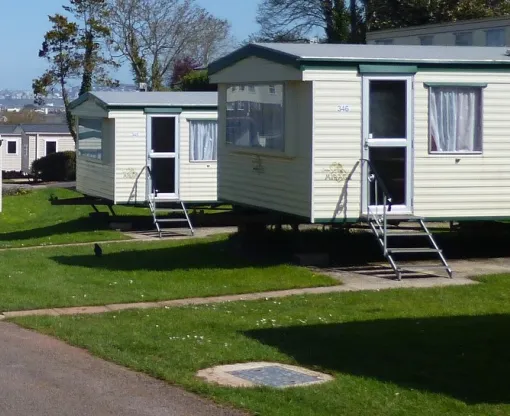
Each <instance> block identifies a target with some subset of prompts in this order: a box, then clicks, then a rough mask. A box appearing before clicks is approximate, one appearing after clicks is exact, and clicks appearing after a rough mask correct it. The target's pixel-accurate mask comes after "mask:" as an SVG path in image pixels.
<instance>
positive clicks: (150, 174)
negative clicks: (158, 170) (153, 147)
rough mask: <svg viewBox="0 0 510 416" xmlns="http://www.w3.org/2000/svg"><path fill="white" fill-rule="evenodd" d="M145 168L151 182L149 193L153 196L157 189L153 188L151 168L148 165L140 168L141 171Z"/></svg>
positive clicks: (156, 193) (156, 194) (155, 194)
mask: <svg viewBox="0 0 510 416" xmlns="http://www.w3.org/2000/svg"><path fill="white" fill-rule="evenodd" d="M144 170H146V171H147V173H148V174H149V178H150V183H151V194H152V193H153V194H154V196H155V197H156V196H158V190H157V189H156V188H155V186H154V176H152V170H151V168H150V166H149V165H145V166H144V167H143V169H142V172H143V171H144Z"/></svg>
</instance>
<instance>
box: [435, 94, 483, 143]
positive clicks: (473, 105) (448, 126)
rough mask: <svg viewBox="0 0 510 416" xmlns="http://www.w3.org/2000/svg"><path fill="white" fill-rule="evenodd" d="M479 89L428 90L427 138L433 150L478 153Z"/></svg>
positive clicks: (480, 136)
mask: <svg viewBox="0 0 510 416" xmlns="http://www.w3.org/2000/svg"><path fill="white" fill-rule="evenodd" d="M480 105H481V104H480V90H479V89H475V88H437V87H433V88H431V90H430V136H431V137H430V140H431V149H430V150H431V151H433V152H480V151H482V135H481V129H480V125H481V124H480V123H481V120H480V118H481V111H480Z"/></svg>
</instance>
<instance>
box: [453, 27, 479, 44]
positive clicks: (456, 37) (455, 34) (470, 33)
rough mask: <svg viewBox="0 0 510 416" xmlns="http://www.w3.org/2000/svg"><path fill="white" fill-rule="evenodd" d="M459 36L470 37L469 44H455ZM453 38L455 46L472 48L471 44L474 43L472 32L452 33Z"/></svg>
mask: <svg viewBox="0 0 510 416" xmlns="http://www.w3.org/2000/svg"><path fill="white" fill-rule="evenodd" d="M461 35H469V36H470V40H471V42H470V44H469V45H459V44H458V43H457V40H458V37H459V36H461ZM454 36H455V42H454V45H455V46H473V43H474V35H473V32H472V31H469V30H468V31H465V32H455V33H454Z"/></svg>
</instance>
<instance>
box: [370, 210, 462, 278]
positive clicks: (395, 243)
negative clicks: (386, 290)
mask: <svg viewBox="0 0 510 416" xmlns="http://www.w3.org/2000/svg"><path fill="white" fill-rule="evenodd" d="M387 219H390V220H391V219H393V216H391V215H388V216H387ZM367 221H368V224H369V225H370V228H371V229H372V232H373V234H374V235H375V237H376V238H377V241H378V242H379V245H380V247H381V249H382V250H383V254H384V257H385V258H386V259H387V260H388V262H389V263H390V265H391V267H392V269H393V270H394V272H395V275H396V278H397V279H398V280H401V279H402V273H403V269H402V267H401V266H400V265H399V264H398V262H397V258H398V256H399V255H409V254H431V255H434V256H437V258H438V260H440V263H439V264H423V265H419V266H415V265H413V266H407V265H406V266H405V269H443V270H445V271H446V273H447V274H448V277H450V278H452V277H453V272H452V269H451V268H450V266H449V265H448V263H447V261H446V258H445V257H444V255H443V252H442V250H441V249H440V248H439V246H438V245H437V243H436V241H435V240H434V236H433V234H432V233H431V232H430V231H429V229H428V228H427V225H426V224H425V221H424V220H423V218H420V217H415V216H413V215H409V216H399V218H398V221H400V222H406V223H413V225H414V224H417V226H418V227H417V228H419V229H418V230H417V231H409V230H408V229H404V230H402V231H400V230H395V229H388V228H387V225H385V224H384V218H382V216H378V215H369V216H368V218H367ZM415 237H416V238H420V239H422V240H423V244H420V246H416V247H415V246H413V247H406V246H405V243H406V241H409V239H411V238H415Z"/></svg>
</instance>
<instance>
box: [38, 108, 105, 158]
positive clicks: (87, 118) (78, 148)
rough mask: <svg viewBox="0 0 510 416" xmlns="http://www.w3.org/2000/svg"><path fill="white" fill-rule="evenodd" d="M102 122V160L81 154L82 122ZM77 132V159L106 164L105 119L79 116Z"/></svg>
mask: <svg viewBox="0 0 510 416" xmlns="http://www.w3.org/2000/svg"><path fill="white" fill-rule="evenodd" d="M83 119H85V120H100V122H101V158H97V157H92V156H88V155H84V154H82V153H81V149H80V120H83ZM75 125H76V132H77V136H78V137H77V140H76V156H77V157H84V158H87V160H90V161H94V162H97V163H106V162H105V158H104V143H103V142H104V138H105V137H104V133H105V119H104V117H86V116H85V117H82V116H79V117H78V118H77V120H76V124H75ZM45 150H46V149H45Z"/></svg>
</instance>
